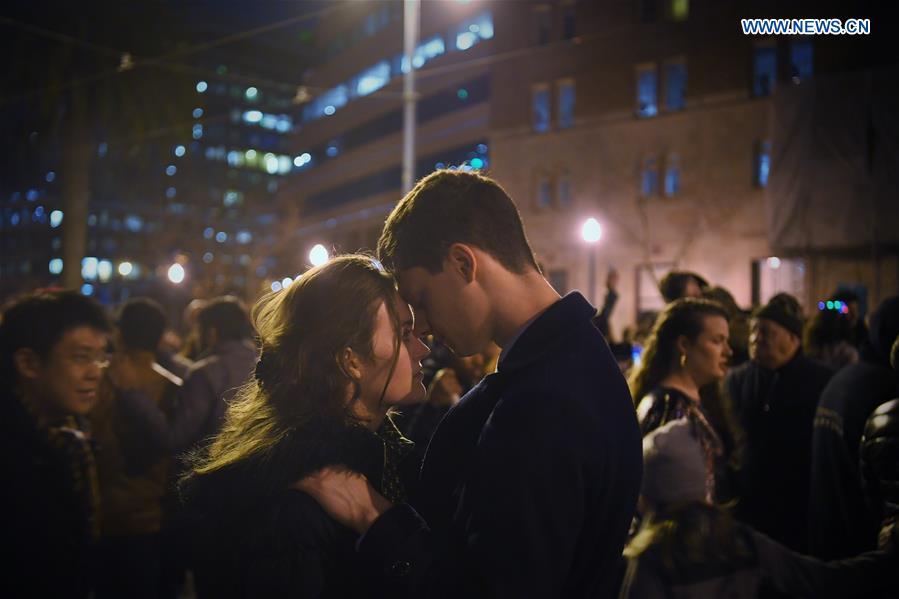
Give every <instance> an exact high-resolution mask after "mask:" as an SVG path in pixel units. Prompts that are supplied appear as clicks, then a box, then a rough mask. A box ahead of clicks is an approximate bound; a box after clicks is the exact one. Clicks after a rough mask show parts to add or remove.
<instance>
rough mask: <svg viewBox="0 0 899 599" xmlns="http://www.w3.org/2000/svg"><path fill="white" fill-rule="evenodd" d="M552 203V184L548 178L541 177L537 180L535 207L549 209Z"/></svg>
mask: <svg viewBox="0 0 899 599" xmlns="http://www.w3.org/2000/svg"><path fill="white" fill-rule="evenodd" d="M552 203H553V190H552V182H551V181H550V180H549V177H547V176H545V175H542V176H540V178H539V179H537V207H538V208H549V207H550V206H552Z"/></svg>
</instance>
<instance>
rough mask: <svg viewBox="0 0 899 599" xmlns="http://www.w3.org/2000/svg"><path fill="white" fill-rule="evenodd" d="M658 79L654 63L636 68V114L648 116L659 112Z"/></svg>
mask: <svg viewBox="0 0 899 599" xmlns="http://www.w3.org/2000/svg"><path fill="white" fill-rule="evenodd" d="M658 96H659V81H658V75H657V73H656V68H655V65H652V66H650V67H644V68H640V69H638V70H637V116H640V117H650V116H655V115H657V114H658V112H659V106H658Z"/></svg>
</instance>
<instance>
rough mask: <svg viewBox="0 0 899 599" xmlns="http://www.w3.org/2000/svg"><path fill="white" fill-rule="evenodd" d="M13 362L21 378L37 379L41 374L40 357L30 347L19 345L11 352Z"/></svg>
mask: <svg viewBox="0 0 899 599" xmlns="http://www.w3.org/2000/svg"><path fill="white" fill-rule="evenodd" d="M12 359H13V364H15V367H16V372H18V373H19V376H20V377H22V378H23V379H31V380H34V379H37V378H39V377H40V376H41V359H40V357H39V356H38V355H37V352H35V351H34V350H33V349H31V348H30V347H21V348H19V349H17V350H16V351H15V352H13V355H12Z"/></svg>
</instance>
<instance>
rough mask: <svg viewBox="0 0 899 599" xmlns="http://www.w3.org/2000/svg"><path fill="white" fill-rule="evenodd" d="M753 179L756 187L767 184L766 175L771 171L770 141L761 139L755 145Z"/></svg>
mask: <svg viewBox="0 0 899 599" xmlns="http://www.w3.org/2000/svg"><path fill="white" fill-rule="evenodd" d="M753 162H754V163H755V164H754V168H753V171H754V173H753V179H754V181H753V182H754V183H755V186H756V187H762V188H764V187H766V186H767V185H768V175H769V174H770V171H771V142H770V141H761V142H758V143H757V144H756V145H755V159H754V161H753Z"/></svg>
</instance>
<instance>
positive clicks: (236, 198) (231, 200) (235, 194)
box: [222, 189, 243, 208]
mask: <svg viewBox="0 0 899 599" xmlns="http://www.w3.org/2000/svg"><path fill="white" fill-rule="evenodd" d="M222 203H223V204H224V205H225V206H226V207H228V208H232V207H234V206H239V205H241V204H242V203H243V193H241V192H239V191H235V190H233V189H229V190H228V191H226V192H225V195H224V196H223V197H222Z"/></svg>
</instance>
